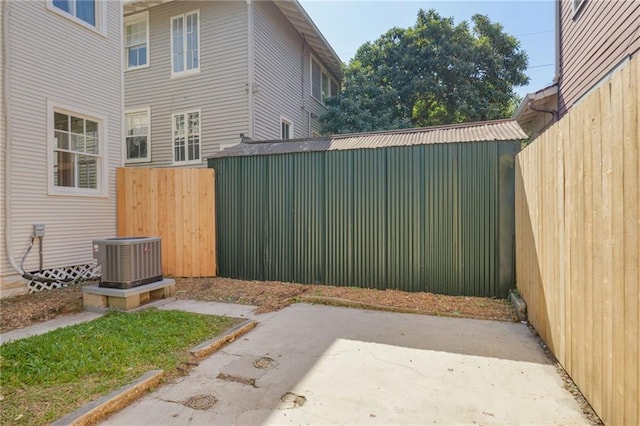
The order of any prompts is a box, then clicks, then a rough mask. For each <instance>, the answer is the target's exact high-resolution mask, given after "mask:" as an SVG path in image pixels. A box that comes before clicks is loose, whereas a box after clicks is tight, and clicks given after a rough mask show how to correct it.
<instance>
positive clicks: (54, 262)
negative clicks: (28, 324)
mask: <svg viewBox="0 0 640 426" xmlns="http://www.w3.org/2000/svg"><path fill="white" fill-rule="evenodd" d="M3 3H4V7H5V8H8V9H9V13H10V18H9V20H10V24H9V31H10V33H9V37H8V39H7V40H5V41H6V42H7V43H8V46H9V54H8V57H9V58H10V62H11V63H10V70H9V73H8V75H6V76H5V78H10V82H11V84H10V89H9V91H10V93H9V97H10V103H9V106H10V108H9V114H10V115H9V117H8V120H9V121H10V123H11V132H12V135H11V164H12V165H11V186H10V191H9V193H8V194H4V195H5V196H8V197H11V203H12V207H11V213H12V220H13V222H12V226H11V229H10V230H9V232H10V236H11V240H12V245H11V248H12V254H13V257H14V259H16V261H18V262H19V260H20V258H21V257H22V255H23V254H24V253H25V251H26V249H27V246H28V245H29V242H30V236H31V233H32V225H33V224H36V223H42V224H45V226H46V231H45V237H44V268H45V269H49V268H59V267H65V266H71V265H79V264H86V263H89V262H91V260H92V250H91V249H92V247H91V240H93V239H96V238H103V237H108V236H113V235H115V233H116V193H115V192H116V190H115V169H116V167H118V166H119V165H120V164H121V149H122V128H121V120H122V85H121V83H122V72H121V61H120V60H119V58H120V54H121V28H122V27H121V21H122V7H121V3H120V2H111V1H109V2H104V4H105V5H106V35H103V34H99V33H97V32H95V31H92V30H90V29H87V28H85V27H83V26H81V25H79V24H77V23H76V22H74V21H72V20H70V19H68V18H66V17H64V16H62V15H60V14H59V13H56V12H54V11H52V10H49V9H48V8H47V2H45V1H38V2H35V1H25V2H3ZM48 101H54V102H58V103H61V104H65V105H68V106H71V107H74V108H77V109H78V111H79V112H85V111H91V112H95V113H97V114H100V115H102V116H103V117H104V118H105V134H104V135H105V138H106V141H103V144H104V143H106V153H105V154H106V156H107V159H108V163H106V164H105V165H106V166H107V170H108V184H107V187H108V196H106V197H87V196H60V195H49V194H48V183H49V179H50V176H49V175H48V167H47V159H48V150H49V149H51V143H50V141H48V140H47V131H48V129H47V126H48V123H47V122H48V115H47V114H48V106H47V102H48ZM103 152H104V151H103ZM3 240H4V235H3ZM2 262H3V263H2V265H3V270H2V278H3V280H2V284H1V286H0V288H4V290H5V291H4V292H3V294H2V295H3V296H6V295H7V292H10V291H12V290H11V284H10V283H8V280H7V283H6V284H5V277H7V276H8V275H10V274H12V273H13V271H12V270H11V269H5V266H6V253H5V254H4V255H3V260H2ZM37 268H38V251H37V248H36V249H35V250H32V252H31V254H30V256H29V257H28V258H27V260H26V262H25V269H26V270H35V269H37Z"/></svg>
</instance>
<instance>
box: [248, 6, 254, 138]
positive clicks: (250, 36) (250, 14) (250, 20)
mask: <svg viewBox="0 0 640 426" xmlns="http://www.w3.org/2000/svg"><path fill="white" fill-rule="evenodd" d="M246 2H247V50H248V58H247V59H248V74H249V82H248V83H247V94H248V101H249V137H250V138H251V139H255V134H254V129H255V112H254V110H255V107H254V85H255V82H254V78H255V71H254V46H253V42H254V40H253V21H254V16H253V1H252V0H246Z"/></svg>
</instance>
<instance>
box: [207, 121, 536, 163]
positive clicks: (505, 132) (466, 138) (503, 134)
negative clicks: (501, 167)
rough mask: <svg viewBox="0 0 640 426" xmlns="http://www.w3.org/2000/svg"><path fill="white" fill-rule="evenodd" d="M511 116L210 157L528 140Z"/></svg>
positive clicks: (240, 148) (251, 146) (248, 147)
mask: <svg viewBox="0 0 640 426" xmlns="http://www.w3.org/2000/svg"><path fill="white" fill-rule="evenodd" d="M527 137H528V136H527V134H526V133H525V132H524V131H523V130H522V128H521V127H520V125H519V124H518V122H517V121H515V120H512V119H507V120H496V121H480V122H475V123H464V124H455V125H449V126H437V127H422V128H413V129H401V130H387V131H381V132H370V133H352V134H345V135H333V136H326V137H319V138H307V139H290V140H286V141H284V140H273V141H251V142H244V143H240V144H238V145H235V146H232V147H230V148H227V149H224V150H222V151H218V152H216V153H215V154H213V155H211V156H210V157H209V158H223V157H244V156H252V155H270V154H288V153H295V152H314V151H338V150H350V149H375V148H386V147H390V146H412V145H430V144H443V143H460V142H489V141H515V140H524V139H527Z"/></svg>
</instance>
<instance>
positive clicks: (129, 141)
mask: <svg viewBox="0 0 640 426" xmlns="http://www.w3.org/2000/svg"><path fill="white" fill-rule="evenodd" d="M124 121H125V126H126V127H125V128H126V133H125V148H126V153H127V160H126V161H127V162H128V163H141V162H148V161H151V146H150V145H151V144H150V135H149V128H150V126H149V109H141V110H136V111H127V112H126V113H125V118H124Z"/></svg>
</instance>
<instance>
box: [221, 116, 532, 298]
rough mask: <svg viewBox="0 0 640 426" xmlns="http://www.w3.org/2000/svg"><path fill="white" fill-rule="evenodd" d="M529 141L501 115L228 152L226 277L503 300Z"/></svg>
mask: <svg viewBox="0 0 640 426" xmlns="http://www.w3.org/2000/svg"><path fill="white" fill-rule="evenodd" d="M526 137H527V136H526V134H525V133H524V132H523V131H522V129H521V128H520V126H519V125H518V124H517V123H516V122H515V121H513V120H500V121H489V122H479V123H468V124H462V125H453V126H441V127H430V128H420V129H405V130H396V131H385V132H373V133H361V134H350V135H337V136H331V137H324V138H313V139H304V140H289V141H264V142H249V143H241V144H239V145H236V146H234V147H231V148H228V149H226V150H223V151H220V152H219V153H216V154H215V155H213V156H212V157H210V158H209V159H208V166H209V167H211V168H214V169H215V170H216V175H217V176H216V213H217V243H218V256H219V258H218V265H219V275H220V276H223V277H230V278H239V279H245V280H272V281H285V282H298V283H311V284H330V285H338V286H355V287H366V288H378V289H399V290H405V291H429V292H434V293H441V294H454V295H469V296H496V297H506V296H507V292H508V290H509V289H510V288H512V287H513V286H514V233H515V231H514V216H515V215H514V159H515V155H516V153H517V152H518V150H519V147H520V144H521V141H522V140H523V139H526Z"/></svg>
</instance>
